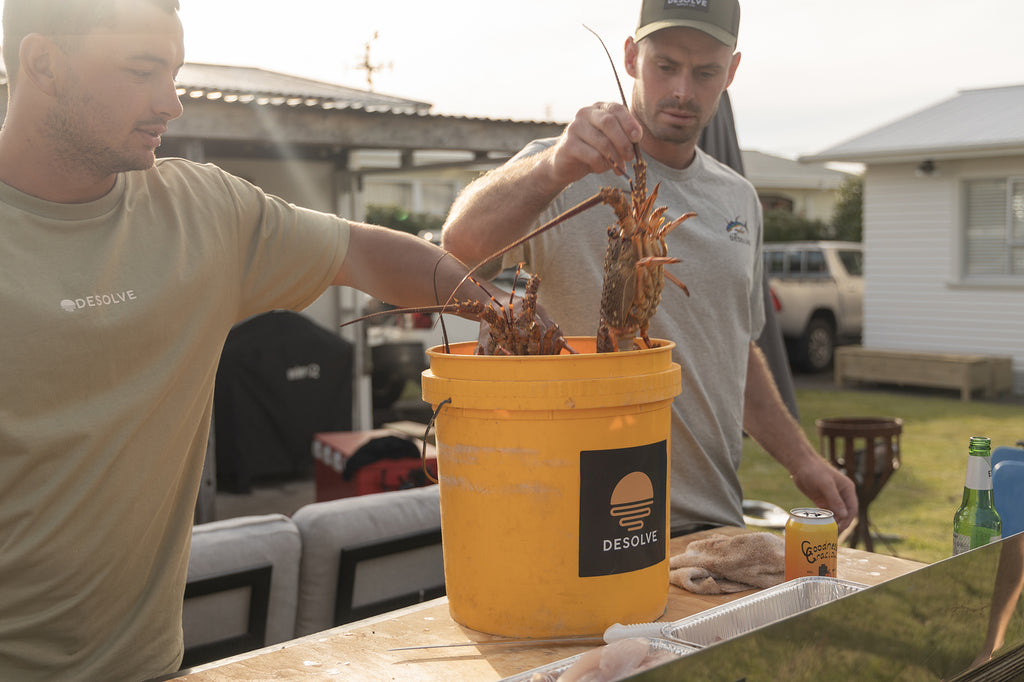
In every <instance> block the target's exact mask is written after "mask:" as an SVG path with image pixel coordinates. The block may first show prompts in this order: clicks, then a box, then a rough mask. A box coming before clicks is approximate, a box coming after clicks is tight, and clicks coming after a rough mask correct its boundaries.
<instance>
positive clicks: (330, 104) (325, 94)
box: [178, 63, 432, 114]
mask: <svg viewBox="0 0 1024 682" xmlns="http://www.w3.org/2000/svg"><path fill="white" fill-rule="evenodd" d="M178 86H179V87H178V91H179V93H180V95H181V96H182V97H190V98H193V99H198V98H207V99H224V100H225V101H228V102H232V101H237V102H243V103H246V102H254V101H255V102H257V103H259V104H272V105H288V106H299V105H304V106H311V107H320V108H324V109H362V110H365V111H381V112H390V113H395V114H426V113H429V111H430V108H431V106H432V105H431V104H430V103H428V102H419V101H416V100H411V99H405V98H402V97H392V96H389V95H382V94H379V93H376V92H370V91H368V90H357V89H355V88H348V87H345V86H343V85H335V84H334V83H325V82H323V81H317V80H311V79H309V78H302V77H300V76H291V75H288V74H284V73H278V72H276V71H266V70H264V69H259V68H255V67H248V66H228V65H224V64H196V63H188V64H185V65H184V66H183V67H182V68H181V71H179V72H178Z"/></svg>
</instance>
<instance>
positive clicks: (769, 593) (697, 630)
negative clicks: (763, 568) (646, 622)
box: [662, 577, 867, 647]
mask: <svg viewBox="0 0 1024 682" xmlns="http://www.w3.org/2000/svg"><path fill="white" fill-rule="evenodd" d="M865 587H867V586H866V585H862V584H860V583H855V582H851V581H849V580H839V579H837V578H817V577H806V578H796V579H794V580H790V581H788V582H784V583H782V584H781V585H776V586H775V587H769V588H767V589H764V590H761V591H760V592H757V593H755V594H751V595H749V596H746V597H741V598H740V599H737V600H735V601H732V602H729V603H728V604H722V605H721V606H715V607H713V608H710V609H708V610H707V611H702V612H701V613H698V614H695V615H693V616H689V617H687V618H683V619H681V620H677V621H674V622H672V623H668V624H666V625H665V627H664V628H662V634H663V636H664V637H665V638H666V639H670V640H674V641H677V642H681V643H685V644H689V645H694V644H695V645H698V646H699V647H706V646H710V645H712V644H715V643H717V642H722V641H724V640H727V639H732V638H733V637H737V636H739V635H743V634H746V633H748V632H750V631H752V630H756V629H758V628H762V627H765V626H768V625H771V624H772V623H776V622H778V621H780V620H784V619H786V618H789V617H790V616H795V615H797V614H800V613H803V612H804V611H809V610H811V609H813V608H815V607H818V606H822V605H824V604H827V603H829V602H833V601H835V600H837V599H841V598H843V597H846V596H849V595H851V594H854V593H856V592H860V591H861V590H863V589H865Z"/></svg>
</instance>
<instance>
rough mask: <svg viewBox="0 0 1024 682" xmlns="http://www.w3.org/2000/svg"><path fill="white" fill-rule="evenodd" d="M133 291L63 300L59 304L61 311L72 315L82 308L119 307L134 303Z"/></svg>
mask: <svg viewBox="0 0 1024 682" xmlns="http://www.w3.org/2000/svg"><path fill="white" fill-rule="evenodd" d="M136 300H137V299H136V296H135V290H134V289H128V290H127V291H120V292H117V293H111V294H93V295H90V296H82V297H80V298H65V299H64V300H62V301H61V302H60V307H61V309H62V310H64V311H65V312H68V313H73V312H75V311H76V310H81V309H82V308H101V307H103V306H109V305H121V304H122V303H133V302H134V301H136Z"/></svg>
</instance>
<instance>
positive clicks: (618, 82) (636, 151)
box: [583, 24, 640, 159]
mask: <svg viewBox="0 0 1024 682" xmlns="http://www.w3.org/2000/svg"><path fill="white" fill-rule="evenodd" d="M583 28H585V29H587V30H588V31H590V32H591V33H593V34H594V37H595V38H597V42H599V43H601V47H603V48H604V53H605V54H606V55H608V63H609V64H611V65H612V74H614V75H615V85H617V86H619V97H621V98H622V106H624V107H626V108H629V102H627V101H626V91H625V90H623V89H622V79H620V78H619V70H618V69H616V68H615V60H614V59H612V53H611V52H609V51H608V46H607V45H605V44H604V40H602V39H601V36H600V35H598V33H597V31H595V30H594V29H592V28H590V27H589V26H587V25H586V24H583ZM633 153H634V154H636V158H638V159H639V158H640V145H639V144H637V143H636V142H634V143H633Z"/></svg>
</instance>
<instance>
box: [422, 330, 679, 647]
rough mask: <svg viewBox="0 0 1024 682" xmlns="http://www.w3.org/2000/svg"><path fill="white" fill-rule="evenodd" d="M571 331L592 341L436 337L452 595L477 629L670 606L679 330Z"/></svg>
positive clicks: (542, 627) (602, 621)
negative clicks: (649, 344) (560, 343)
mask: <svg viewBox="0 0 1024 682" xmlns="http://www.w3.org/2000/svg"><path fill="white" fill-rule="evenodd" d="M569 342H570V343H571V345H572V346H573V347H574V348H576V349H577V350H579V351H580V354H579V355H568V354H563V355H558V356H525V357H524V356H475V355H472V352H473V348H474V347H475V343H462V344H454V345H452V346H451V353H444V352H443V348H441V347H436V348H431V349H430V350H428V351H427V353H428V355H429V357H430V369H428V370H426V371H425V372H423V380H422V386H423V399H424V400H425V401H427V402H429V403H430V404H431V405H433V406H434V409H435V410H437V419H436V421H435V437H436V444H437V461H438V478H439V481H440V486H441V489H440V494H441V536H442V542H443V549H444V568H445V584H446V589H447V594H448V601H449V608H450V611H451V615H452V618H454V619H455V620H456V621H457V622H459V623H461V624H462V625H465V626H467V627H470V628H473V629H474V630H479V631H482V632H488V633H491V634H496V635H504V636H510V637H554V636H562V635H577V634H596V633H600V632H603V631H604V629H605V628H606V627H607V626H609V625H611V624H612V623H616V622H621V623H636V622H647V621H651V620H654V619H655V618H657V617H659V616H660V615H661V614H662V613H663V612H664V610H665V605H666V602H667V599H668V545H669V525H668V523H669V521H668V515H669V504H668V500H669V452H670V449H669V433H670V421H671V418H670V405H671V402H672V399H673V398H674V397H675V396H676V395H678V394H679V391H680V369H679V365H677V364H675V363H673V362H672V349H673V347H674V344H672V343H670V342H666V341H659V343H661V344H662V345H661V346H659V347H658V348H653V349H648V350H639V351H628V352H621V353H596V352H595V350H594V338H593V337H573V338H571V339H569ZM439 407H440V409H438V408H439Z"/></svg>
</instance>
